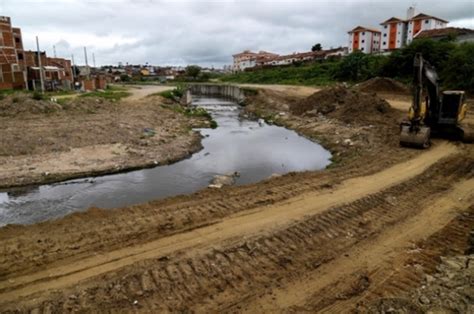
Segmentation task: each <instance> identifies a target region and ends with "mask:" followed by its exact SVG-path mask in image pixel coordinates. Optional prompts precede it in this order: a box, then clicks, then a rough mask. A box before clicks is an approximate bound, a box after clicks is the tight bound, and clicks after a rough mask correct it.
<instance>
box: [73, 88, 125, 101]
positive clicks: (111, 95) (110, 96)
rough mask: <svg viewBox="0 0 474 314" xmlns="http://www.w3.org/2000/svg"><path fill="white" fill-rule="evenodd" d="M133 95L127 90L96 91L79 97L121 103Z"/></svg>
mask: <svg viewBox="0 0 474 314" xmlns="http://www.w3.org/2000/svg"><path fill="white" fill-rule="evenodd" d="M131 94H132V93H130V92H127V91H125V90H114V89H106V90H105V91H95V92H90V93H86V94H82V95H80V96H79V97H99V98H104V99H107V100H111V101H119V100H120V99H122V98H125V97H128V96H130V95H131Z"/></svg>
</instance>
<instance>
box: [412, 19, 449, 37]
mask: <svg viewBox="0 0 474 314" xmlns="http://www.w3.org/2000/svg"><path fill="white" fill-rule="evenodd" d="M448 23H449V22H448V21H446V20H443V19H440V18H438V17H434V16H431V15H427V14H424V13H420V14H417V15H415V16H414V17H412V18H410V19H408V33H407V44H410V43H411V42H412V41H413V38H414V37H415V36H416V35H417V34H419V33H420V32H422V31H425V30H432V29H440V28H445V27H447V25H448Z"/></svg>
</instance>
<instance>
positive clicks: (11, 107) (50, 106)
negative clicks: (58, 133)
mask: <svg viewBox="0 0 474 314" xmlns="http://www.w3.org/2000/svg"><path fill="white" fill-rule="evenodd" d="M60 110H62V107H61V105H59V104H57V103H55V102H52V101H49V100H36V99H33V97H32V96H31V95H29V94H22V93H18V94H13V95H8V96H5V97H4V98H3V99H1V100H0V116H1V117H12V116H17V115H21V114H26V113H31V114H41V113H51V112H56V111H60Z"/></svg>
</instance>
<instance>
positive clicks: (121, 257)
mask: <svg viewBox="0 0 474 314" xmlns="http://www.w3.org/2000/svg"><path fill="white" fill-rule="evenodd" d="M473 168H474V164H473V160H472V158H467V157H466V154H465V153H464V152H463V151H462V150H460V149H459V148H458V147H456V146H453V145H448V144H445V143H442V144H440V145H439V146H437V147H435V148H434V149H432V150H431V151H428V152H425V153H423V154H421V155H419V156H418V157H415V158H414V159H411V160H408V161H406V162H403V163H400V164H397V165H395V166H393V167H391V168H388V169H386V170H383V171H380V172H377V173H375V174H373V175H369V176H363V177H358V178H353V179H349V180H346V181H344V182H342V183H341V184H338V185H336V186H334V187H331V188H328V189H323V190H316V191H308V192H306V193H303V194H299V196H297V197H295V198H290V199H287V200H286V201H285V202H283V203H277V204H273V205H272V204H270V205H266V206H265V205H264V206H261V205H260V206H257V207H255V208H253V209H251V210H246V211H241V212H239V213H237V214H234V215H229V216H227V217H224V218H223V219H222V220H217V221H212V220H209V225H204V226H197V227H196V228H195V229H193V230H188V231H185V232H177V233H174V234H173V233H172V234H169V235H167V236H164V237H161V238H158V239H157V240H153V241H145V242H139V243H136V244H134V245H132V246H128V247H126V248H123V249H118V250H114V251H108V252H107V251H105V252H103V253H102V254H99V255H95V254H94V255H90V253H91V252H93V250H91V246H89V248H86V251H85V252H89V255H88V256H87V257H86V255H84V253H82V254H78V255H76V256H70V257H67V258H64V259H62V260H57V261H56V262H54V261H51V262H49V263H47V264H43V266H41V267H34V266H32V267H31V268H28V269H25V270H24V272H23V273H24V275H23V276H22V275H14V273H11V274H10V275H8V274H7V275H6V276H4V277H3V278H4V279H3V280H2V282H1V283H0V305H1V306H2V307H3V308H6V309H14V308H18V309H22V310H26V309H37V310H41V309H43V310H48V309H49V310H59V311H62V310H73V309H81V310H87V309H89V310H90V309H93V308H94V309H109V310H113V309H116V310H119V309H120V310H125V309H129V310H132V309H142V310H155V311H156V310H165V311H166V310H185V309H194V310H198V311H208V310H213V311H214V310H219V311H229V310H231V311H234V310H237V311H239V310H244V309H247V310H249V311H253V310H255V309H257V310H258V309H259V310H271V309H273V310H275V309H278V310H281V309H283V308H285V307H287V308H289V309H291V308H292V306H293V305H295V304H296V305H302V304H305V303H306V302H309V301H307V299H311V297H312V294H311V293H310V292H311V291H314V289H313V288H308V290H307V291H308V293H307V295H306V296H305V294H304V293H303V294H302V292H303V291H306V290H304V289H303V290H300V289H298V288H297V289H296V290H295V293H296V292H297V293H296V295H298V298H297V299H294V298H291V297H290V296H291V295H292V293H293V292H292V289H293V288H291V287H293V286H294V287H304V286H305V285H307V284H309V285H310V286H309V287H312V286H311V285H313V283H312V281H311V280H310V281H308V280H309V279H310V278H313V277H312V276H313V275H317V276H316V277H315V278H318V280H317V281H315V282H314V283H315V284H317V287H320V288H324V287H325V286H326V285H325V283H327V284H331V283H332V282H336V281H338V280H339V279H340V276H343V275H345V274H350V273H351V271H352V270H355V269H358V267H361V265H362V266H363V265H365V264H366V263H367V261H372V260H373V261H374V263H376V261H378V262H382V261H383V259H381V257H383V256H390V254H392V252H396V251H397V249H398V248H399V247H400V246H403V245H405V244H404V243H407V241H408V240H410V239H417V238H421V237H423V236H426V235H430V234H432V233H433V232H435V231H437V230H438V229H440V228H442V227H443V226H444V225H445V224H446V223H447V222H449V220H451V219H452V218H453V217H455V215H456V213H457V212H460V211H463V210H466V208H467V207H468V206H469V205H470V204H471V203H472V201H473V197H474V195H473V192H472V189H471V187H472V186H473V181H472V177H473V174H474V173H473V171H474V169H473ZM270 187H271V186H267V188H270ZM428 197H429V198H430V199H431V201H430V202H425V200H426V199H427V198H428ZM459 200H462V201H459ZM180 202H181V203H182V205H184V206H185V204H186V203H183V201H180ZM219 204H220V205H219V206H225V203H222V202H220V203H219ZM454 204H456V207H457V209H456V210H455V211H453V210H452V209H453V207H452V206H453V205H454ZM183 208H186V207H183ZM187 211H188V212H189V213H191V211H190V208H189V207H188V210H187ZM427 219H428V220H429V221H431V222H432V223H430V224H420V223H419V222H420V221H426V220H427ZM137 223H138V224H141V222H139V221H136V222H135V224H137ZM117 227H119V226H117V225H116V226H115V228H117ZM387 228H388V229H387ZM22 229H23V228H20V229H12V231H14V233H17V234H18V233H19V234H18V235H21V234H22V233H23V232H28V229H29V228H24V229H23V230H22ZM402 230H403V232H401V231H402ZM14 233H13V234H14ZM7 234H8V232H7ZM23 234H24V233H23ZM97 236H101V237H102V236H103V235H97ZM74 237H75V236H74ZM1 238H2V239H5V238H4V237H1ZM89 240H90V241H92V242H93V240H94V239H89ZM14 241H17V240H16V239H15V240H13V239H10V240H9V241H8V240H7V242H11V243H18V242H14ZM1 242H3V243H2V244H6V242H5V240H1ZM91 244H92V243H91ZM71 245H72V248H71V249H72V250H74V249H75V248H74V244H73V243H72V242H71ZM64 248H65V249H67V247H64ZM81 249H82V248H81ZM30 252H31V253H32V254H33V255H35V254H37V253H39V252H37V253H35V248H34V247H31V250H30ZM99 252H100V250H99ZM352 252H353V253H352ZM356 252H365V253H364V254H363V255H360V256H359V257H357V254H356ZM45 253H46V254H53V256H54V254H56V253H54V252H53V251H50V253H48V252H43V254H45ZM96 253H97V251H96ZM347 254H349V256H350V258H348V257H347ZM371 254H372V255H371ZM2 256H3V257H4V258H5V257H6V256H5V255H3V254H2ZM352 256H354V258H355V259H354V258H352ZM19 259H21V257H20V256H18V255H17V256H16V260H11V261H10V262H9V263H7V262H6V260H5V259H3V261H2V266H5V267H6V268H4V271H3V272H5V271H7V270H6V269H9V267H11V266H13V265H14V264H20V265H28V264H27V263H22V262H20V263H18V262H19ZM73 261H75V262H73ZM339 261H340V262H339ZM338 263H342V264H340V265H339V264H338ZM347 263H349V264H347ZM348 265H352V266H351V267H352V268H351V267H349V268H347V266H348ZM374 265H375V264H374ZM377 265H378V264H377ZM373 267H375V266H373ZM318 269H320V270H321V271H323V270H326V271H327V272H328V274H327V277H321V273H320V272H319V270H318ZM342 270H344V271H342ZM25 271H26V273H25ZM7 272H8V271H7ZM17 273H19V274H20V273H22V271H20V270H18V272H17ZM321 278H323V279H324V278H327V279H324V280H323V279H321ZM78 283H79V284H78ZM362 286H364V284H363V285H362ZM363 290H365V289H363ZM279 291H281V292H279ZM262 297H263V298H262ZM267 298H268V300H269V301H268V302H266V301H265V300H267ZM274 298H276V299H277V300H278V303H275V302H274V300H273V299H274ZM275 304H276V305H278V307H277V308H271V307H269V306H270V305H272V306H275Z"/></svg>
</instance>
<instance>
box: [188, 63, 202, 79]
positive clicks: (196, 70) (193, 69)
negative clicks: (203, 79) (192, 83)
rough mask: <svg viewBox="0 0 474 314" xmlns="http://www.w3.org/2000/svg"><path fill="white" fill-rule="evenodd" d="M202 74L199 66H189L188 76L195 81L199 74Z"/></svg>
mask: <svg viewBox="0 0 474 314" xmlns="http://www.w3.org/2000/svg"><path fill="white" fill-rule="evenodd" d="M200 73H201V68H200V67H199V66H197V65H188V66H187V67H186V76H188V77H192V78H193V79H197V77H198V76H199V74H200Z"/></svg>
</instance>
